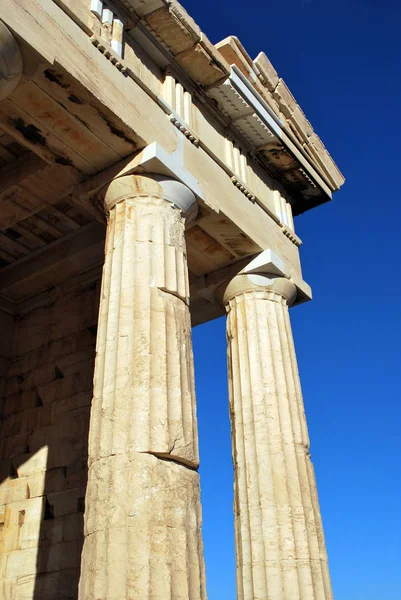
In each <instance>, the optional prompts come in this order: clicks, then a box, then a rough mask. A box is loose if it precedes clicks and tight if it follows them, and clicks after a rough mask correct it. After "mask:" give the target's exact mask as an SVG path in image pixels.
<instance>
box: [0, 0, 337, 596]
mask: <svg viewBox="0 0 401 600" xmlns="http://www.w3.org/2000/svg"><path fill="white" fill-rule="evenodd" d="M342 183H343V177H342V175H341V173H340V172H339V170H338V169H337V167H336V165H335V164H334V162H333V160H332V158H331V157H330V155H329V154H328V152H327V150H326V149H325V147H324V146H323V144H322V142H321V141H320V139H319V137H318V136H317V135H316V133H315V132H314V131H313V129H312V126H311V125H310V123H309V122H308V120H307V119H306V117H305V115H304V113H303V112H302V110H301V108H300V107H299V106H298V104H297V102H296V101H295V99H294V98H293V96H292V95H291V92H290V91H289V89H288V87H287V86H286V84H285V83H284V81H283V80H282V79H281V78H280V77H279V76H278V75H277V73H276V71H275V69H274V68H273V66H272V65H271V63H270V62H269V60H268V59H267V57H266V55H265V54H264V53H261V54H259V56H258V57H257V58H256V59H255V60H252V59H251V58H250V57H249V55H248V54H247V52H246V50H245V49H244V48H243V46H242V45H241V43H240V42H239V40H238V39H237V38H235V37H230V38H227V39H225V40H223V41H222V42H220V43H219V44H217V45H216V46H213V45H212V44H211V43H210V42H209V40H208V39H207V37H206V36H205V34H204V33H203V32H201V31H200V30H199V28H198V26H197V25H196V23H194V21H193V20H192V19H191V18H190V17H189V15H188V14H187V13H186V12H185V10H184V8H183V7H182V6H181V5H180V4H178V2H176V1H175V0H112V1H111V0H110V2H109V1H108V0H7V2H1V3H0V207H1V210H0V332H1V335H0V397H1V399H0V406H1V410H0V417H1V421H0V440H1V445H0V452H1V456H0V465H1V470H0V472H1V479H0V551H1V556H0V596H1V598H4V600H33V599H34V600H139V599H140V600H206V582H205V568H204V560H203V545H202V516H201V506H200V499H199V490H200V483H199V475H198V465H199V456H198V433H197V420H196V398H195V389H194V375H193V355H192V342H191V327H192V326H194V325H199V324H201V323H203V322H205V321H208V320H210V319H214V318H216V317H219V316H222V315H224V314H226V315H227V340H228V367H229V396H230V416H231V425H232V443H233V458H234V467H235V498H234V509H235V536H236V549H237V588H238V600H330V599H331V598H332V592H331V585H330V577H329V571H328V565H327V554H326V549H325V542H324V535H323V528H322V521H321V515H320V509H319V503H318V498H317V490H316V483H315V478H314V472H313V467H312V464H311V461H310V455H309V439H308V432H307V426H306V420H305V413H304V407H303V399H302V393H301V386H300V381H299V376H298V369H297V361H296V356H295V349H294V343H293V339H292V333H291V325H290V320H289V312H288V309H289V307H291V306H293V305H296V304H300V303H302V302H305V301H307V300H309V299H310V298H311V291H310V288H309V286H308V285H307V284H306V283H305V282H304V281H303V278H302V272H301V265H300V259H299V246H300V245H301V240H300V239H299V237H298V236H297V235H296V233H295V231H294V221H293V218H294V216H296V215H298V214H300V213H302V212H305V211H307V210H309V209H311V208H313V207H315V206H318V205H320V204H322V203H323V202H326V201H328V200H330V199H331V197H332V193H333V192H335V191H336V190H338V189H339V187H340V186H341V185H342Z"/></svg>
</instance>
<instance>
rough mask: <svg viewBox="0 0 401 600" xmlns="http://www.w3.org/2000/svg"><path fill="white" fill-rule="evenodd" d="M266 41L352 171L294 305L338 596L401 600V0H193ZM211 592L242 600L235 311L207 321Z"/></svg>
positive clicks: (210, 22)
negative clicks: (233, 395)
mask: <svg viewBox="0 0 401 600" xmlns="http://www.w3.org/2000/svg"><path fill="white" fill-rule="evenodd" d="M182 1H183V4H184V6H185V8H186V9H187V10H188V12H189V13H190V14H191V16H192V17H194V19H195V20H196V22H197V23H198V24H199V25H200V26H201V28H202V29H203V31H204V32H205V33H206V34H207V35H208V37H209V39H210V40H211V41H212V42H214V43H216V42H218V41H220V40H222V39H223V38H225V37H227V36H228V35H237V36H238V37H239V38H240V40H241V42H242V43H243V45H244V46H245V48H246V49H247V51H248V52H249V54H250V55H251V57H252V58H254V57H255V56H256V55H257V54H258V53H259V52H260V51H261V50H264V51H265V52H266V54H267V55H268V56H269V58H270V60H271V61H272V63H273V64H274V66H275V67H276V69H277V71H278V72H279V75H280V76H282V77H283V79H285V81H286V83H287V84H288V86H289V87H290V89H291V90H292V92H293V94H294V96H295V98H296V99H297V101H298V102H299V104H300V105H301V106H302V108H303V109H304V111H305V113H306V115H307V117H308V118H309V120H310V121H311V122H312V124H313V126H314V128H315V130H316V131H317V133H318V134H319V135H320V136H321V138H322V139H323V141H324V143H325V144H326V146H327V147H328V149H329V151H330V152H331V154H332V156H333V157H334V159H335V160H336V161H337V163H338V165H339V166H340V168H341V170H342V171H343V173H344V175H345V177H346V179H347V181H346V184H345V185H344V187H343V189H342V190H341V191H340V192H338V193H337V194H336V195H335V196H334V200H333V201H332V202H331V203H328V204H326V205H325V206H322V207H319V208H317V209H315V210H312V211H310V212H307V213H305V214H304V215H301V216H300V217H298V218H297V219H296V223H295V226H296V230H297V233H298V235H299V236H300V237H301V238H302V239H303V241H304V245H303V247H302V248H301V258H302V262H303V270H304V278H305V280H306V281H307V282H308V283H309V284H310V285H311V286H312V288H313V292H314V300H313V302H310V303H308V304H305V305H302V306H299V307H297V308H294V309H293V310H292V311H291V315H292V323H293V330H294V336H295V342H296V346H297V353H298V361H299V366H300V371H301V379H302V385H303V391H304V398H305V405H306V411H307V417H308V423H309V431H310V436H311V442H312V458H313V461H314V464H315V469H316V476H317V481H318V487H319V496H320V502H321V507H322V513H323V520H324V525H325V531H326V541H327V546H328V552H329V560H330V569H331V575H332V581H333V587H334V594H335V599H336V600H401V550H400V548H401V539H400V538H401V535H400V533H401V517H400V508H401V467H400V465H401V460H400V458H401V442H400V439H401V435H400V433H401V405H400V391H401V373H400V371H401V369H400V340H401V313H400V307H401V303H400V300H401V298H400V296H401V275H400V264H401V236H400V220H401V191H400V180H401V164H400V163H401V160H400V159H401V152H400V137H401V136H400V134H401V126H400V108H401V78H400V64H401V4H400V3H399V2H396V1H395V0H382V1H380V2H379V1H378V0H348V1H346V0H337V1H336V2H327V1H324V0H286V1H281V2H268V1H267V0H258V1H249V2H237V1H231V2H222V1H221V2H216V0H213V1H212V0H202V2H199V1H195V0H182ZM194 351H195V367H196V380H197V395H198V418H199V428H200V451H201V484H202V495H203V507H204V540H205V554H206V568H207V577H208V592H209V600H233V599H234V598H235V561H234V542H233V517H232V466H231V447H230V434H229V422H228V408H227V402H228V400H227V376H226V344H225V323H224V319H219V320H217V321H214V322H212V323H209V324H206V325H203V326H201V327H197V328H196V329H195V330H194Z"/></svg>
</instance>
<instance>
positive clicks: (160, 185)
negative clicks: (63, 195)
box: [101, 174, 197, 220]
mask: <svg viewBox="0 0 401 600" xmlns="http://www.w3.org/2000/svg"><path fill="white" fill-rule="evenodd" d="M101 197H102V200H103V203H104V209H105V210H106V211H110V210H111V209H112V208H113V207H114V206H115V205H116V204H118V203H119V202H122V201H124V200H129V199H133V198H138V197H146V198H160V199H162V200H165V201H166V202H169V203H170V204H171V205H172V206H174V207H176V208H178V209H179V210H180V211H181V214H182V216H183V217H186V218H187V220H192V219H194V218H195V217H196V214H197V204H196V197H195V195H194V194H193V193H192V192H191V190H190V189H189V188H188V187H187V186H186V185H184V184H183V183H181V182H180V181H177V180H175V179H172V178H169V177H165V176H163V175H157V174H131V175H124V176H122V177H117V178H115V179H113V180H112V181H111V182H110V183H109V184H107V186H105V187H104V188H103V190H102V191H101Z"/></svg>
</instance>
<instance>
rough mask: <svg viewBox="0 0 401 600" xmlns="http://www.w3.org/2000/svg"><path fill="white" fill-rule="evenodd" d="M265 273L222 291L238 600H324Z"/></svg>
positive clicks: (310, 486) (308, 478)
mask: <svg viewBox="0 0 401 600" xmlns="http://www.w3.org/2000/svg"><path fill="white" fill-rule="evenodd" d="M296 293H297V292H296V287H295V285H294V284H293V283H291V282H290V281H289V280H288V279H286V278H284V277H276V276H274V275H269V274H265V275H245V274H240V275H238V276H236V277H235V278H234V279H233V280H232V281H231V282H230V283H229V284H228V286H227V287H226V289H225V293H224V304H225V306H226V311H227V339H228V370H229V396H230V416H231V429H232V443H233V460H234V469H235V483H234V490H235V492H234V494H235V500H234V511H235V535H236V554H237V589H238V600H332V592H331V585H330V577H329V571H328V564H327V554H326V548H325V542H324V535H323V528H322V522H321V516H320V509H319V503H318V498H317V491H316V482H315V476H314V471H313V466H312V463H311V460H310V454H309V438H308V432H307V426H306V420H305V412H304V405H303V399H302V392H301V386H300V381H299V375H298V368H297V361H296V356H295V349H294V342H293V337H292V332H291V325H290V320H289V314H288V308H289V306H291V304H292V302H293V301H294V299H295V297H296Z"/></svg>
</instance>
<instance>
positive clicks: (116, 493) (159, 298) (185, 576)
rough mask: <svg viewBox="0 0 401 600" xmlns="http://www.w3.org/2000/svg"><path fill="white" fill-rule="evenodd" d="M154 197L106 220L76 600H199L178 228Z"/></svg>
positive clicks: (188, 353)
mask: <svg viewBox="0 0 401 600" xmlns="http://www.w3.org/2000/svg"><path fill="white" fill-rule="evenodd" d="M124 179H125V178H124ZM140 179H143V178H140V177H139V178H138V177H136V178H135V180H136V183H137V180H140ZM138 186H139V188H140V187H141V185H140V182H139V184H138V185H136V187H138ZM147 187H149V181H147ZM150 187H151V188H152V190H151V191H152V193H149V194H148V195H147V196H141V195H138V196H134V197H132V198H128V199H126V200H123V201H119V202H118V203H117V204H116V205H115V206H114V207H113V208H111V210H110V216H109V220H108V229H107V240H106V257H105V265H104V272H103V282H102V293H101V303H100V312H99V327H98V339H97V356H96V365H95V376H94V397H93V404H92V412H91V422H90V438H89V475H88V488H87V495H86V514H85V543H84V549H83V556H82V572H81V580H80V590H79V598H80V600H106V599H107V600H111V599H113V600H127V599H135V600H153V599H154V600H156V599H157V600H173V599H174V600H204V599H205V598H206V591H205V577H204V565H203V549H202V537H201V507H200V493H199V475H198V473H197V467H198V440H197V422H196V412H195V408H196V407H195V392H194V376H193V357H192V342H191V323H190V315H189V308H188V274H187V265H186V253H185V237H184V219H183V218H182V216H181V213H180V211H179V209H178V208H175V207H174V206H173V205H171V204H169V203H168V202H166V201H165V200H163V199H162V198H161V197H159V196H158V194H157V189H158V188H159V189H160V186H158V184H157V183H156V182H151V184H150ZM153 188H155V190H156V192H155V191H154V190H153Z"/></svg>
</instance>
